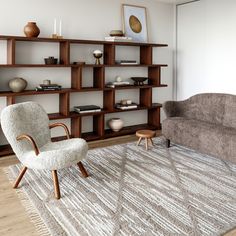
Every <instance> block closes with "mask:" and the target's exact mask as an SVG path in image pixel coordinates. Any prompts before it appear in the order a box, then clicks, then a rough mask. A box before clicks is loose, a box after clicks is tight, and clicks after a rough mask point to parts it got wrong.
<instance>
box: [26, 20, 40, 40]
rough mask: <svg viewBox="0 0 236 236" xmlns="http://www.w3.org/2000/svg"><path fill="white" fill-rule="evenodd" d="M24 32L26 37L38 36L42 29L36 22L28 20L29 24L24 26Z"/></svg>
mask: <svg viewBox="0 0 236 236" xmlns="http://www.w3.org/2000/svg"><path fill="white" fill-rule="evenodd" d="M24 33H25V35H26V37H29V38H36V37H38V36H39V34H40V29H39V27H38V26H37V25H36V22H28V24H27V25H26V26H25V27H24Z"/></svg>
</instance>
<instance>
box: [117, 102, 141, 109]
mask: <svg viewBox="0 0 236 236" xmlns="http://www.w3.org/2000/svg"><path fill="white" fill-rule="evenodd" d="M116 108H117V109H121V110H129V109H135V108H138V104H137V103H134V102H132V103H131V104H125V105H123V104H121V103H117V104H116Z"/></svg>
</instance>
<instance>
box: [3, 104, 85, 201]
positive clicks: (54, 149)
mask: <svg viewBox="0 0 236 236" xmlns="http://www.w3.org/2000/svg"><path fill="white" fill-rule="evenodd" d="M1 126H2V130H3V133H4V135H5V136H6V138H7V140H8V142H9V144H10V145H11V147H12V149H13V151H14V152H15V154H16V156H17V158H18V159H19V160H20V162H21V163H22V164H23V166H24V168H23V170H22V171H21V173H20V175H19V177H18V179H17V180H16V182H15V184H14V188H17V186H18V184H19V183H20V181H21V179H22V177H23V175H24V174H25V172H26V170H27V168H30V169H40V170H49V171H52V174H53V180H54V189H55V197H56V198H57V199H59V198H60V189H59V184H58V178H57V170H59V169H62V168H66V167H69V166H71V165H74V164H78V166H79V168H80V170H81V172H82V174H83V176H84V177H87V176H88V174H87V172H86V170H85V168H84V167H83V165H82V163H81V161H82V160H83V159H84V158H86V155H87V151H88V145H87V143H86V141H85V140H84V139H81V138H72V139H70V136H69V130H68V128H67V126H66V125H65V124H63V123H56V124H49V119H48V115H47V113H46V112H45V110H44V109H43V108H42V107H41V106H40V105H39V104H37V103H35V102H24V103H19V104H15V105H10V106H8V107H6V108H4V109H3V111H2V113H1ZM55 127H62V128H64V130H65V132H66V135H67V140H63V141H58V142H52V141H51V135H50V129H51V128H55Z"/></svg>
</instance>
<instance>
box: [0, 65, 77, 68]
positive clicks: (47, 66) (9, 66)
mask: <svg viewBox="0 0 236 236" xmlns="http://www.w3.org/2000/svg"><path fill="white" fill-rule="evenodd" d="M73 66H74V65H60V64H56V65H45V64H0V68H20V67H23V68H25V67H29V68H30V67H33V68H35V67H39V68H41V67H46V68H58V67H59V68H64V67H73Z"/></svg>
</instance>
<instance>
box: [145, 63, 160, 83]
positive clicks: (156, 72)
mask: <svg viewBox="0 0 236 236" xmlns="http://www.w3.org/2000/svg"><path fill="white" fill-rule="evenodd" d="M148 83H149V84H150V85H156V86H158V85H160V84H161V67H160V66H157V67H148Z"/></svg>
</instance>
